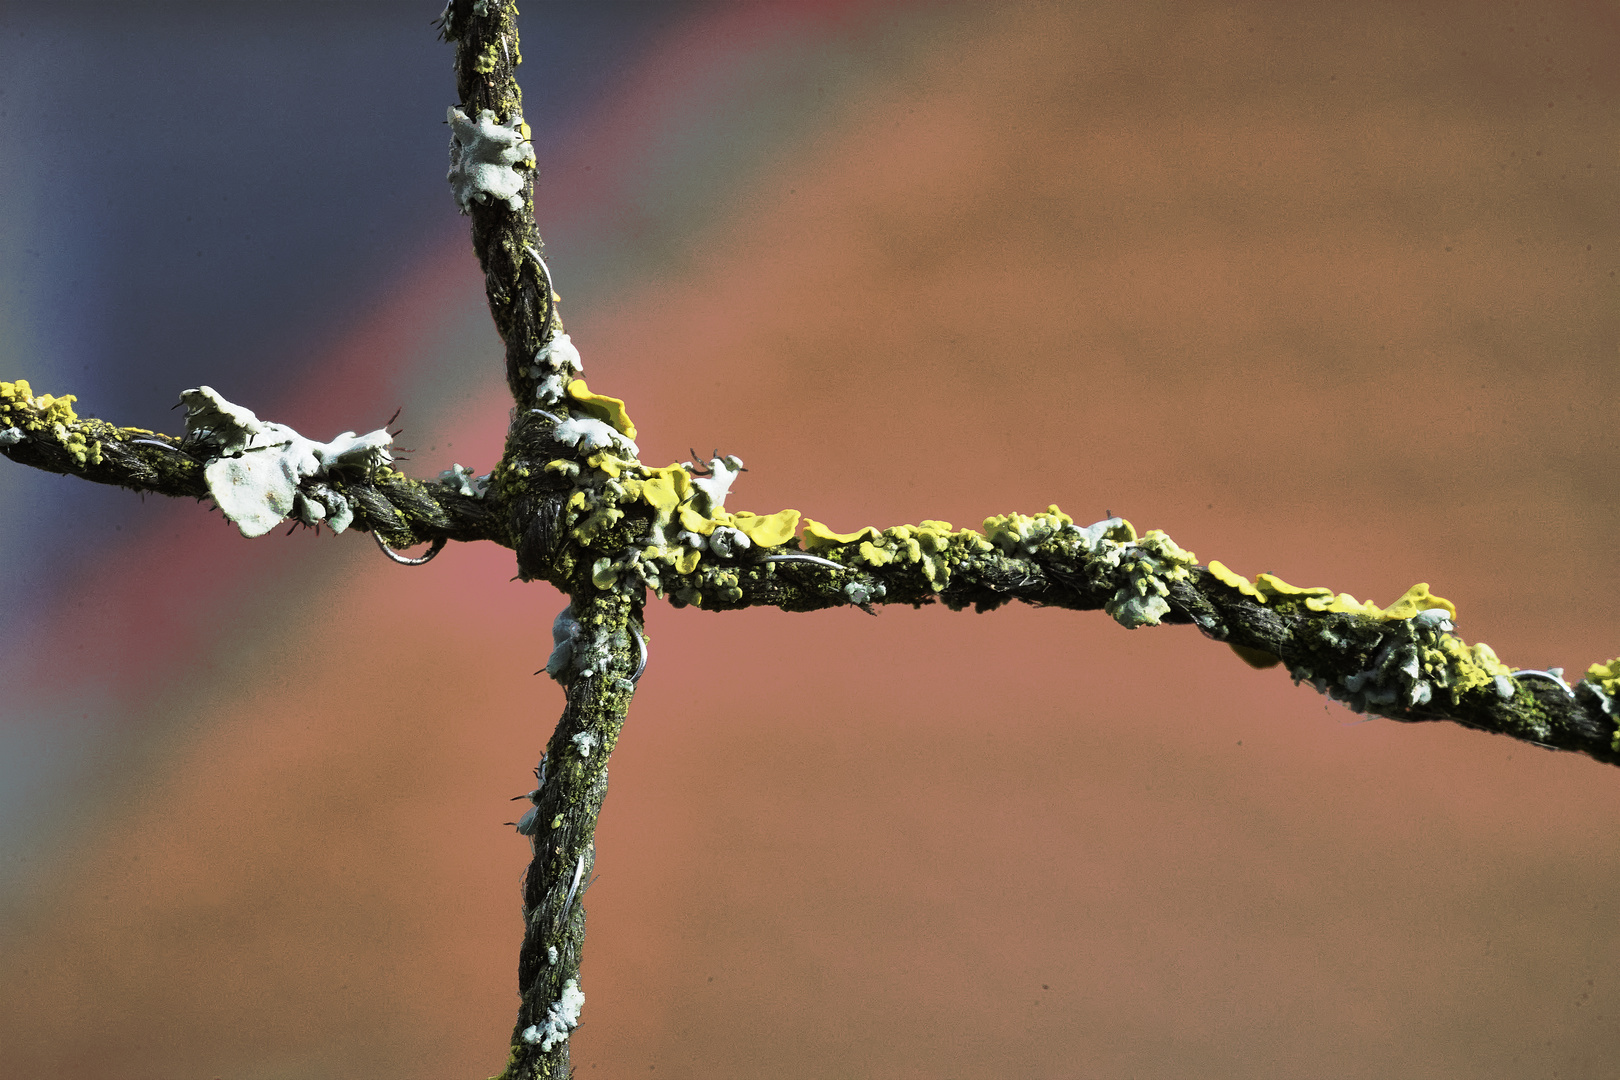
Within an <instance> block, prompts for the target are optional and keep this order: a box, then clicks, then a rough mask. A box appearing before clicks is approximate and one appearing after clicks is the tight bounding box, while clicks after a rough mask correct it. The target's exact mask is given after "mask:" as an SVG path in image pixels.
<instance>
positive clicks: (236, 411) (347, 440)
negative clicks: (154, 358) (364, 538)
mask: <svg viewBox="0 0 1620 1080" xmlns="http://www.w3.org/2000/svg"><path fill="white" fill-rule="evenodd" d="M180 401H181V404H183V405H185V407H186V442H187V444H188V445H189V446H190V447H191V448H192V449H193V450H195V451H197V452H198V453H200V454H201V455H203V457H204V461H205V463H204V465H203V476H204V477H205V478H206V480H207V482H208V492H209V494H210V495H212V496H213V497H214V502H215V503H216V504H217V505H218V506H219V508H220V510H221V512H223V513H224V515H225V516H226V517H227V518H228V519H229V520H230V521H231V522H232V523H233V524H235V525H236V527H237V528H239V529H240V530H241V531H242V535H243V536H247V537H255V536H263V535H264V534H265V533H267V532H269V531H270V530H271V529H273V528H275V527H276V526H277V525H279V524H281V522H283V521H285V520H286V519H287V518H288V517H292V516H297V517H298V519H299V520H300V521H301V522H303V523H304V524H305V525H314V524H316V523H317V522H325V523H326V524H327V525H330V526H331V528H332V530H333V531H334V532H342V531H343V530H344V529H346V528H348V527H349V525H350V524H351V523H352V522H353V520H354V509H353V507H351V506H350V505H349V500H348V499H347V498H346V497H345V496H344V495H342V494H340V493H339V492H337V491H335V490H333V489H332V488H331V487H329V486H327V485H326V484H323V483H319V482H318V481H319V479H320V478H323V477H325V476H327V475H328V474H329V473H332V472H334V471H336V470H343V469H354V470H359V471H360V472H362V473H367V474H369V473H370V472H372V471H373V470H375V469H377V468H378V467H379V466H382V465H386V464H387V463H388V462H390V461H392V460H393V455H392V454H390V453H389V450H388V448H389V446H390V445H392V443H393V436H392V435H390V434H389V433H388V431H387V430H386V429H382V428H379V429H378V430H376V431H373V432H371V433H370V434H367V435H356V434H355V433H354V432H352V431H346V432H344V433H343V434H341V435H339V436H337V437H336V438H334V439H333V440H331V441H330V442H324V443H323V442H315V441H314V440H312V439H306V438H305V437H304V436H302V435H300V434H298V432H296V431H294V430H293V429H292V428H290V427H287V426H286V425H285V424H274V423H269V422H267V421H263V420H260V419H259V418H258V417H257V416H255V415H254V414H253V412H252V410H250V409H246V408H243V407H242V406H240V405H236V404H233V403H231V402H229V401H226V400H225V399H224V398H223V397H221V396H220V395H219V393H218V392H217V391H215V390H214V389H213V388H212V387H209V386H200V387H197V388H196V389H194V390H187V391H185V392H184V393H182V394H181V395H180ZM308 481H314V482H308Z"/></svg>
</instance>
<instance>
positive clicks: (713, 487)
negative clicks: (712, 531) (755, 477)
mask: <svg viewBox="0 0 1620 1080" xmlns="http://www.w3.org/2000/svg"><path fill="white" fill-rule="evenodd" d="M681 466H682V467H683V468H685V469H687V470H691V469H692V463H691V462H690V461H683V462H681ZM743 471H744V470H743V463H742V458H740V457H738V456H737V455H736V454H727V455H726V456H725V457H719V456H715V457H712V458H710V459H709V475H708V476H693V477H692V488H693V490H694V492H695V493H696V494H695V497H694V498H693V500H692V501H693V503H694V505H695V508H696V510H697V512H698V513H700V514H702V515H703V516H704V517H714V515H715V514H717V513H719V512H720V511H722V510H724V509H725V508H726V496H727V495H729V494H731V485H732V483H733V482H735V481H736V479H737V475H738V474H739V473H741V472H743Z"/></svg>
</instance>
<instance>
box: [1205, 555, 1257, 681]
mask: <svg viewBox="0 0 1620 1080" xmlns="http://www.w3.org/2000/svg"><path fill="white" fill-rule="evenodd" d="M1208 569H1209V572H1210V573H1211V574H1213V575H1214V576H1215V580H1216V581H1219V582H1220V583H1221V584H1222V585H1225V586H1227V587H1228V588H1232V589H1236V590H1237V591H1238V592H1240V593H1242V594H1243V595H1244V596H1251V597H1253V598H1254V599H1256V600H1258V601H1260V602H1261V603H1262V604H1263V603H1265V602H1266V594H1265V593H1263V592H1261V591H1260V590H1259V589H1257V588H1255V587H1254V583H1253V582H1252V581H1250V580H1249V579H1248V578H1246V577H1244V576H1243V575H1242V574H1237V573H1233V572H1232V571H1231V570H1228V569H1227V567H1226V564H1225V563H1223V562H1221V560H1219V559H1211V560H1209V567H1208ZM1232 647H1233V648H1234V649H1236V648H1237V647H1238V646H1236V645H1234V646H1232ZM1250 651H1251V652H1252V651H1255V650H1250ZM1238 655H1240V656H1242V655H1243V654H1242V653H1239V654H1238ZM1266 655H1267V656H1270V655H1271V654H1270V653H1267V654H1266ZM1244 659H1248V657H1244Z"/></svg>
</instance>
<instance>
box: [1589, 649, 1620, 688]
mask: <svg viewBox="0 0 1620 1080" xmlns="http://www.w3.org/2000/svg"><path fill="white" fill-rule="evenodd" d="M1586 677H1587V678H1588V679H1591V680H1592V681H1593V682H1595V683H1597V684H1598V688H1599V689H1601V690H1602V691H1603V692H1604V693H1605V694H1608V695H1609V696H1610V697H1620V656H1617V657H1615V658H1614V659H1613V660H1605V661H1604V662H1603V663H1601V664H1593V665H1592V666H1591V667H1589V668H1587V669H1586Z"/></svg>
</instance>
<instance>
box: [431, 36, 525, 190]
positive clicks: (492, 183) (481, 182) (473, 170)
mask: <svg viewBox="0 0 1620 1080" xmlns="http://www.w3.org/2000/svg"><path fill="white" fill-rule="evenodd" d="M485 52H486V53H487V52H488V50H487V49H486V50H485ZM480 59H482V56H481V57H480ZM493 67H494V62H493V60H491V61H490V66H489V68H480V69H479V70H481V71H488V70H491V69H493ZM445 117H446V120H447V121H448V123H449V124H450V171H449V173H447V174H446V179H448V180H449V181H450V189H451V191H452V192H454V194H455V197H456V205H457V206H459V207H460V208H461V212H462V213H463V214H465V213H467V212H468V210H469V209H471V207H472V205H473V204H474V203H482V202H488V201H489V200H490V199H495V200H498V201H500V202H504V203H505V204H506V205H507V206H508V207H510V208H511V209H513V210H521V209H522V208H523V184H524V175H523V173H522V172H519V171H518V170H519V169H531V170H532V169H533V168H534V146H533V145H532V144H531V143H530V142H529V125H528V124H525V123H524V122H523V117H522V116H513V117H512V118H511V119H510V120H509V121H507V122H506V123H504V124H503V123H501V122H500V121H499V120H497V119H496V117H495V114H494V113H493V112H491V111H490V110H489V109H482V110H480V111H479V113H478V118H477V119H476V120H473V119H469V118H468V116H467V114H466V113H464V112H462V111H461V110H460V109H458V108H456V107H455V106H454V105H452V106H450V108H449V109H448V110H447V112H446V114H445Z"/></svg>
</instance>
